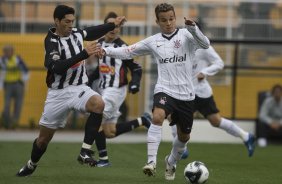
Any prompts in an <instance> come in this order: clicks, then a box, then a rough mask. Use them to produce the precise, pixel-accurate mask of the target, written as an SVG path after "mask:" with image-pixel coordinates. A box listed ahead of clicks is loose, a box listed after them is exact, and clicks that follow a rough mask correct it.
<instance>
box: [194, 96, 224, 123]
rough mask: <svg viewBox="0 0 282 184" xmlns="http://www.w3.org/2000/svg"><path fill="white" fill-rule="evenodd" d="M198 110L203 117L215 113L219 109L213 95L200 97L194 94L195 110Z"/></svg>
mask: <svg viewBox="0 0 282 184" xmlns="http://www.w3.org/2000/svg"><path fill="white" fill-rule="evenodd" d="M196 111H199V112H200V113H201V114H202V115H203V116H204V117H205V118H206V117H207V116H208V115H211V114H216V113H218V112H219V110H218V109H217V107H216V104H215V101H214V99H213V96H211V97H209V98H200V97H198V96H197V95H196V98H195V112H196Z"/></svg>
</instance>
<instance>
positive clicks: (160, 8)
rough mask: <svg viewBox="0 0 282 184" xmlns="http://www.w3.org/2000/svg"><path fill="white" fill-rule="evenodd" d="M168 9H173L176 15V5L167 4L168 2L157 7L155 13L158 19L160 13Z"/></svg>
mask: <svg viewBox="0 0 282 184" xmlns="http://www.w3.org/2000/svg"><path fill="white" fill-rule="evenodd" d="M168 11H173V13H174V16H175V11H174V7H173V6H172V5H171V4H167V3H161V4H158V5H157V6H156V8H155V14H156V17H157V19H158V20H159V13H161V12H168Z"/></svg>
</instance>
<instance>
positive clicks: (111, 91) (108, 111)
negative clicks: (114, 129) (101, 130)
mask: <svg viewBox="0 0 282 184" xmlns="http://www.w3.org/2000/svg"><path fill="white" fill-rule="evenodd" d="M100 94H101V95H102V98H103V100H104V103H105V108H104V112H103V115H104V121H103V123H104V122H105V121H106V122H107V121H108V120H111V121H110V122H113V123H116V122H117V119H118V118H119V116H120V115H121V113H120V111H119V108H120V106H121V104H122V103H123V102H124V100H125V97H126V94H127V86H123V87H120V88H116V87H107V88H106V89H100Z"/></svg>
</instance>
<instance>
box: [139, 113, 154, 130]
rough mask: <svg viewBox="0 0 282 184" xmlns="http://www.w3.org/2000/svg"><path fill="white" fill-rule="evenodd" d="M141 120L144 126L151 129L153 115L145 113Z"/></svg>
mask: <svg viewBox="0 0 282 184" xmlns="http://www.w3.org/2000/svg"><path fill="white" fill-rule="evenodd" d="M141 119H142V125H143V126H145V127H146V128H148V129H149V128H150V126H151V124H152V117H151V115H150V114H149V113H147V112H144V114H143V115H142V116H141Z"/></svg>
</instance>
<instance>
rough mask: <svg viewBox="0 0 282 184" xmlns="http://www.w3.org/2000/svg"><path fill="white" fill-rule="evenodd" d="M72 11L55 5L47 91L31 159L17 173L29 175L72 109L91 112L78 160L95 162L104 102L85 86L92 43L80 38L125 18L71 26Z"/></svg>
mask: <svg viewBox="0 0 282 184" xmlns="http://www.w3.org/2000/svg"><path fill="white" fill-rule="evenodd" d="M74 14H75V10H74V9H73V8H72V7H69V6H66V5H58V6H57V7H56V8H55V10H54V14H53V18H54V22H55V27H53V28H50V30H49V32H48V34H47V36H46V38H45V42H44V46H45V62H44V66H45V67H46V68H47V77H46V83H47V86H48V92H47V98H46V101H45V106H44V111H43V113H42V116H41V119H40V121H39V125H40V130H39V131H40V132H39V136H38V137H37V138H36V139H35V140H34V143H33V147H32V151H31V158H30V160H28V162H27V164H26V165H25V166H24V167H23V168H21V169H20V170H19V172H18V173H17V176H29V175H31V174H32V173H33V172H34V171H35V169H36V167H37V163H38V161H39V160H40V158H41V156H42V155H43V154H44V152H45V151H46V149H47V146H48V144H49V142H50V141H51V139H52V137H53V135H54V133H55V132H56V130H57V129H59V128H63V127H64V126H65V125H66V119H67V116H68V114H69V112H70V111H71V110H78V111H82V112H89V113H90V116H89V118H88V119H87V122H86V125H85V136H84V140H83V144H82V148H81V151H80V154H79V156H78V161H79V162H81V163H84V164H88V165H90V166H96V164H97V162H96V161H95V160H94V159H93V158H92V154H93V151H92V150H91V146H92V144H93V141H94V138H95V136H96V135H97V133H98V129H99V127H100V125H101V121H102V112H103V110H104V102H103V100H102V98H101V96H100V95H99V94H98V93H96V92H94V91H93V90H92V89H91V88H90V87H88V86H87V85H86V83H87V82H88V77H87V75H86V70H85V59H87V58H88V57H89V56H90V55H93V54H94V52H95V44H94V43H93V42H92V43H90V44H88V45H86V46H85V48H84V46H83V41H84V40H86V41H92V40H96V39H98V38H100V37H101V36H103V35H105V34H106V33H107V32H109V31H111V30H113V29H115V27H116V26H120V25H121V24H122V23H123V21H124V20H125V18H124V17H118V18H117V19H116V21H115V23H107V24H103V25H99V26H92V27H87V28H85V29H83V30H82V29H79V28H74V27H73V23H74V21H75V16H74Z"/></svg>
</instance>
